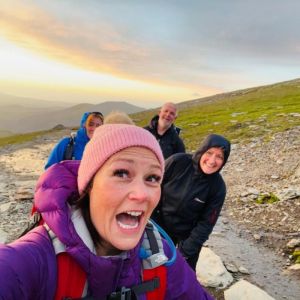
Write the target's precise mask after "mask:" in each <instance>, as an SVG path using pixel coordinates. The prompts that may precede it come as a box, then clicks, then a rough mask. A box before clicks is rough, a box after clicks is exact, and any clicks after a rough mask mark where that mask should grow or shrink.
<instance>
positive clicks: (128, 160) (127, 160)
mask: <svg viewBox="0 0 300 300" xmlns="http://www.w3.org/2000/svg"><path fill="white" fill-rule="evenodd" d="M114 162H126V163H130V164H134V160H133V159H129V158H117V159H115V160H113V161H111V163H110V164H113V163H114ZM150 167H151V168H155V169H159V170H161V166H160V164H159V163H157V164H151V165H150Z"/></svg>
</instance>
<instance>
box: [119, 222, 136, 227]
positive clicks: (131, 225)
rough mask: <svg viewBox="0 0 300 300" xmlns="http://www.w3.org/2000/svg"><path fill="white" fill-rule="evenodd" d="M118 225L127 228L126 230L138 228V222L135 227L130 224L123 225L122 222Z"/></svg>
mask: <svg viewBox="0 0 300 300" xmlns="http://www.w3.org/2000/svg"><path fill="white" fill-rule="evenodd" d="M118 224H119V226H120V227H122V228H125V229H134V228H137V227H138V225H139V224H138V222H136V223H135V224H134V225H128V224H123V223H121V222H119V221H118Z"/></svg>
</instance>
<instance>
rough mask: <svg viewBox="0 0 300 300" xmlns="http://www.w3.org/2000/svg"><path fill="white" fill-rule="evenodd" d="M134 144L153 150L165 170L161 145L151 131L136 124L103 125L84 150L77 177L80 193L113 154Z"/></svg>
mask: <svg viewBox="0 0 300 300" xmlns="http://www.w3.org/2000/svg"><path fill="white" fill-rule="evenodd" d="M134 146H139V147H145V148H147V149H149V150H151V151H152V152H153V153H154V154H155V155H156V157H157V159H158V161H159V162H160V165H161V168H162V171H164V157H163V155H162V152H161V149H160V146H159V144H158V142H157V141H156V139H155V137H154V136H153V135H152V134H151V133H150V132H149V131H147V130H146V129H143V128H141V127H138V126H135V125H127V124H106V125H102V126H99V127H98V128H97V129H96V130H95V132H94V135H93V137H92V139H91V140H90V141H89V143H88V144H87V145H86V147H85V150H84V152H83V156H82V160H81V163H80V166H79V170H78V179H77V182H78V190H79V194H82V192H83V191H84V190H85V188H86V187H87V185H88V183H89V182H90V180H91V179H92V178H93V176H94V175H95V174H96V173H97V171H98V170H99V169H100V168H101V167H102V165H103V164H104V163H105V162H106V161H107V160H108V159H109V158H110V157H111V156H112V155H113V154H115V153H117V152H118V151H121V150H123V149H125V148H128V147H134Z"/></svg>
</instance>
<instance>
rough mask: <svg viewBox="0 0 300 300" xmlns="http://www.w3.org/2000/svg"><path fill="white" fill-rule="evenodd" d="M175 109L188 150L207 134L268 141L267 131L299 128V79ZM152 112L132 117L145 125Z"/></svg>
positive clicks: (209, 98)
mask: <svg viewBox="0 0 300 300" xmlns="http://www.w3.org/2000/svg"><path fill="white" fill-rule="evenodd" d="M178 107H179V116H178V118H177V120H176V125H177V126H179V127H180V128H182V133H181V136H182V138H183V139H184V142H185V144H186V146H187V148H188V149H189V150H190V151H191V150H193V149H196V147H197V145H198V144H199V141H200V140H201V139H202V138H203V137H204V136H205V135H207V134H208V133H210V132H214V133H219V134H223V135H225V136H226V137H228V138H229V139H230V140H231V141H232V142H234V143H236V142H240V141H250V140H251V139H252V138H255V137H257V136H265V137H266V138H267V137H268V136H269V133H270V132H273V133H275V132H280V131H285V130H287V129H289V128H292V127H294V126H297V125H300V79H295V80H292V81H287V82H282V83H277V84H273V85H267V86H262V87H254V88H250V89H245V90H240V91H234V92H230V93H225V94H220V95H215V96H211V97H206V98H201V99H195V100H190V101H185V102H181V103H178ZM155 113H156V111H155V110H148V111H145V112H141V113H137V114H133V115H132V117H133V119H134V120H135V121H136V123H137V124H138V125H141V126H144V125H146V124H147V123H148V122H149V120H150V119H151V117H152V116H153V115H154V114H155Z"/></svg>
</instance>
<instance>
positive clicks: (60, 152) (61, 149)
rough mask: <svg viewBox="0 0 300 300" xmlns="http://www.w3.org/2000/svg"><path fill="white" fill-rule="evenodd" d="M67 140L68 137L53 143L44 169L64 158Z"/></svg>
mask: <svg viewBox="0 0 300 300" xmlns="http://www.w3.org/2000/svg"><path fill="white" fill-rule="evenodd" d="M69 140H70V139H69V138H68V137H66V138H63V139H62V140H60V141H59V142H58V143H57V144H56V145H55V147H54V148H53V150H52V151H51V153H50V155H49V158H48V161H47V163H46V165H45V170H46V169H48V168H49V167H51V166H52V165H54V164H56V163H58V162H60V161H62V160H63V159H64V154H65V151H66V148H67V145H68V143H69Z"/></svg>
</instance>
